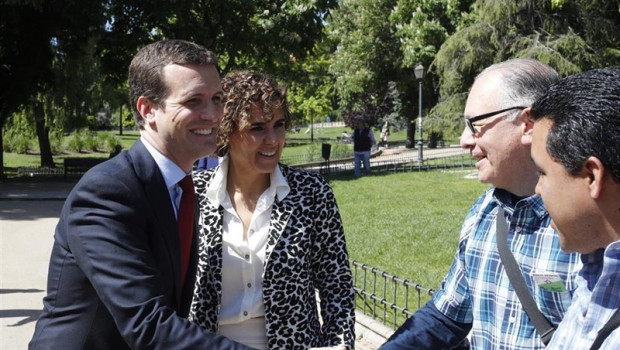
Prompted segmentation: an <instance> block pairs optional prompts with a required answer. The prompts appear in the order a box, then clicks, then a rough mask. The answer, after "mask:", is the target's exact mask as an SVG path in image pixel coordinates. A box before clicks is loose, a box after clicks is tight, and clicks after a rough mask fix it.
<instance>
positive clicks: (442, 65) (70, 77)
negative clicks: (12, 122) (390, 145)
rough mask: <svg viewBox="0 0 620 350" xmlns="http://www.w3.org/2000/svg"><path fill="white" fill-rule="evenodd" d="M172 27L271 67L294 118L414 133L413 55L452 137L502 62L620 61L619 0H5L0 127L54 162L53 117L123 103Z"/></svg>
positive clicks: (225, 55)
mask: <svg viewBox="0 0 620 350" xmlns="http://www.w3.org/2000/svg"><path fill="white" fill-rule="evenodd" d="M173 38H176V39H186V40H191V41H195V42H197V43H199V44H202V45H204V46H206V47H208V48H210V49H212V50H213V51H215V52H217V53H218V54H219V56H220V70H221V72H222V73H223V74H226V73H227V72H229V71H232V70H236V69H241V68H243V69H246V68H249V69H257V70H261V71H264V72H266V73H271V74H273V75H275V76H276V77H277V78H278V79H280V80H282V81H283V82H284V83H285V84H286V85H287V86H288V88H289V98H290V100H291V109H292V111H293V113H294V116H295V118H296V122H297V123H305V122H310V121H313V120H314V121H317V120H318V119H317V118H320V117H325V116H327V115H333V114H336V115H338V116H339V117H343V118H344V119H347V118H349V117H351V116H353V115H362V116H364V117H365V118H366V119H367V121H368V122H369V123H370V124H371V125H372V124H378V123H380V122H381V121H383V120H389V121H390V122H391V123H392V124H393V125H394V126H395V127H396V128H401V127H402V128H407V129H408V140H409V142H408V144H409V145H410V146H412V144H413V142H412V140H413V139H414V132H415V127H414V126H415V122H416V116H417V114H418V113H417V112H419V111H418V105H417V96H418V88H419V87H418V83H419V81H417V80H416V79H415V77H414V74H413V71H414V68H415V67H416V66H417V65H419V64H422V65H423V66H424V67H425V68H426V73H427V75H426V77H425V78H424V79H423V80H422V84H423V100H424V105H423V107H422V108H423V109H424V111H423V112H424V114H425V115H426V116H425V118H424V120H425V121H424V127H425V129H426V130H427V131H430V132H431V135H432V134H433V133H444V134H446V135H448V136H450V135H451V136H456V135H458V134H459V132H460V131H461V130H462V128H463V125H462V120H461V117H460V115H461V113H462V110H463V107H464V103H465V99H466V96H467V92H468V89H469V87H470V86H471V84H472V82H473V79H474V77H475V76H476V74H478V73H479V72H480V71H481V70H482V69H483V68H484V67H486V66H489V65H490V64H492V63H495V62H499V61H503V60H506V59H508V58H512V57H533V58H537V59H539V60H541V61H543V62H546V63H548V64H549V65H551V66H552V67H554V68H555V69H556V70H558V72H559V73H560V74H561V75H563V76H565V75H569V74H573V73H577V72H580V71H583V70H587V69H591V68H595V67H602V66H611V65H620V0H526V1H512V0H496V1H489V0H340V1H337V0H274V1H261V0H228V1H206V0H175V1H169V0H150V1H142V0H105V1H93V0H0V43H1V45H0V83H2V84H0V129H1V128H2V127H3V126H4V125H5V122H6V120H7V119H8V118H9V117H11V116H12V115H16V114H19V115H20V116H25V117H26V119H24V120H28V121H29V123H31V124H32V129H33V130H36V134H37V136H38V140H39V144H40V149H41V163H42V165H50V163H52V164H51V165H53V162H52V159H51V152H50V151H49V149H50V147H49V139H48V136H47V134H48V133H49V132H50V130H61V131H71V130H72V129H74V128H79V127H83V126H85V125H87V123H86V120H87V117H88V116H92V115H93V114H95V113H97V112H98V111H100V110H102V109H109V110H115V109H117V108H119V107H122V105H123V104H125V103H126V102H125V101H126V98H125V96H126V77H127V67H128V65H129V62H130V60H131V58H132V57H133V55H134V54H135V52H136V51H137V50H138V49H139V48H140V47H142V46H143V45H145V44H148V43H150V42H152V41H155V40H159V39H173ZM16 125H20V127H23V126H24V123H21V122H20V123H16ZM0 135H2V133H0ZM0 141H1V140H0ZM0 144H1V143H0ZM0 147H1V146H0ZM1 157H2V153H0V166H2V164H3V162H2V158H1ZM0 174H2V169H0Z"/></svg>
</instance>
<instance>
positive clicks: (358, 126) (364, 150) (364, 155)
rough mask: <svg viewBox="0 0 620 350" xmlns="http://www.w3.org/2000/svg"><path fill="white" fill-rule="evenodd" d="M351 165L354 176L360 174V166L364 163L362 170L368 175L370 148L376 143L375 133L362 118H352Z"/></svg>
mask: <svg viewBox="0 0 620 350" xmlns="http://www.w3.org/2000/svg"><path fill="white" fill-rule="evenodd" d="M353 127H354V128H355V130H354V131H353V135H352V136H351V137H352V139H353V156H354V157H353V162H354V164H353V167H354V174H355V177H360V176H361V175H362V172H361V167H362V164H363V165H364V172H365V173H366V175H370V150H371V149H372V147H373V146H375V145H376V144H377V142H376V141H375V135H374V134H373V133H372V130H371V129H370V128H369V127H368V126H367V125H366V122H365V121H364V118H362V117H355V119H354V120H353Z"/></svg>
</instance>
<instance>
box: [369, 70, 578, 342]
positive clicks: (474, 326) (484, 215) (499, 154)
mask: <svg viewBox="0 0 620 350" xmlns="http://www.w3.org/2000/svg"><path fill="white" fill-rule="evenodd" d="M557 80H558V74H557V73H556V72H555V70H553V69H552V68H551V67H549V66H547V65H545V64H543V63H541V62H539V61H537V60H533V59H512V60H508V61H505V62H502V63H498V64H494V65H492V66H490V67H488V68H486V69H485V70H484V71H482V73H480V74H479V75H478V76H477V77H476V79H475V81H474V84H473V86H472V88H471V90H470V92H469V96H468V99H467V103H466V106H465V124H466V127H465V129H464V130H463V133H462V135H461V146H462V147H463V148H465V149H469V150H470V151H471V155H472V156H473V157H474V158H476V159H477V160H478V161H477V162H476V168H477V169H478V180H479V181H480V182H482V183H488V184H490V185H491V187H490V188H489V189H488V190H487V191H485V193H484V194H483V195H482V196H480V198H478V200H476V202H475V203H474V204H473V206H472V207H471V208H470V210H469V213H468V214H467V216H466V218H465V221H464V223H463V225H462V228H461V235H460V238H459V244H458V248H457V251H456V254H455V257H454V260H453V262H452V266H451V268H450V271H449V272H448V274H447V276H446V277H445V279H444V281H443V282H442V284H441V286H440V288H439V290H438V291H437V292H435V293H434V295H433V300H432V301H430V302H428V303H427V304H426V305H425V306H423V307H422V308H420V309H419V310H418V311H417V312H416V313H415V314H414V315H413V316H412V317H411V318H410V319H408V320H407V321H406V322H405V323H404V324H403V325H402V326H401V327H400V328H399V329H398V330H397V331H396V332H395V333H394V335H392V337H390V339H389V340H388V341H387V342H386V343H385V344H384V345H383V346H382V347H381V348H380V349H381V350H396V349H398V350H401V349H450V348H451V347H455V346H459V343H462V342H463V341H464V339H466V338H467V339H468V340H469V343H470V345H469V346H470V347H471V349H485V350H488V349H544V347H545V346H544V342H543V340H542V337H541V334H539V332H538V331H537V329H536V327H535V325H534V322H533V321H532V319H531V318H530V316H529V315H528V314H527V313H526V311H525V309H524V307H523V304H522V303H521V301H520V299H519V297H518V296H517V294H516V292H515V289H514V286H513V284H512V283H511V280H509V278H508V275H507V273H506V270H505V266H504V263H502V258H500V255H499V250H498V246H497V241H498V239H497V235H496V233H497V232H498V231H497V229H498V228H500V227H503V228H505V231H507V235H506V236H507V247H508V250H509V252H511V253H512V256H513V257H514V260H515V261H516V266H517V267H518V270H517V271H516V273H517V275H522V276H523V280H524V282H525V283H524V284H525V287H526V288H525V292H526V293H527V294H528V295H531V296H532V297H533V302H532V304H533V306H534V307H535V308H536V307H537V308H538V309H539V310H540V312H541V313H542V317H543V318H545V319H546V320H547V321H548V323H549V324H550V326H551V328H553V327H554V326H557V324H558V323H559V322H560V321H561V320H562V317H563V316H564V313H565V312H566V310H567V309H568V306H569V305H570V302H571V298H572V293H573V291H574V289H575V288H576V284H575V279H576V277H577V272H578V270H579V268H580V266H581V263H580V260H579V257H578V255H577V254H574V253H573V254H568V253H564V252H563V251H562V250H561V248H560V244H559V240H558V237H557V234H556V233H555V232H554V230H553V229H552V228H551V227H550V218H549V214H548V213H547V210H546V209H545V207H544V206H543V203H542V201H541V199H540V197H538V196H537V195H535V193H534V190H535V187H536V183H537V181H538V174H537V171H536V167H535V165H534V163H533V162H532V160H531V159H530V141H531V139H530V138H529V135H530V134H531V132H532V125H533V122H532V120H531V119H530V106H531V105H532V104H533V103H534V101H535V100H536V99H537V98H538V97H539V96H541V95H542V94H543V93H544V92H545V91H546V89H547V88H548V87H549V86H550V85H551V84H552V83H553V82H555V81H557ZM500 208H501V210H500ZM500 229H501V228H500ZM503 257H505V256H503ZM504 259H505V258H504ZM528 292H529V293H528ZM549 338H550V335H549V334H546V335H545V336H544V339H545V341H548V339H549Z"/></svg>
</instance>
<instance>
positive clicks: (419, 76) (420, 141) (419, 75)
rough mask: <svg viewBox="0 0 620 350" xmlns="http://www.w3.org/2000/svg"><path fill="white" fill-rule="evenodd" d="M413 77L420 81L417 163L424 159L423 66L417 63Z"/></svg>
mask: <svg viewBox="0 0 620 350" xmlns="http://www.w3.org/2000/svg"><path fill="white" fill-rule="evenodd" d="M414 72H415V78H416V79H417V80H418V81H419V82H420V87H419V89H418V90H419V96H420V97H419V98H418V102H419V107H418V163H420V164H421V163H422V162H423V161H424V156H423V153H422V146H423V145H424V141H423V139H422V80H423V79H424V66H423V65H421V64H419V65H418V66H417V67H415V69H414Z"/></svg>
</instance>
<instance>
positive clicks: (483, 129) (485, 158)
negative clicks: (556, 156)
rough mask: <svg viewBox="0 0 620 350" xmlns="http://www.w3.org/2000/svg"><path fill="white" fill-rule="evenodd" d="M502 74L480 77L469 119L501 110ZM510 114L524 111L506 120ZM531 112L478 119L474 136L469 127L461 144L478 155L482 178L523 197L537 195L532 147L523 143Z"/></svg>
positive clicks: (472, 94)
mask: <svg viewBox="0 0 620 350" xmlns="http://www.w3.org/2000/svg"><path fill="white" fill-rule="evenodd" d="M501 78H502V77H501V75H500V74H498V73H490V74H487V75H485V76H482V77H480V78H479V79H477V80H476V82H475V83H474V85H473V86H472V89H471V91H470V93H469V96H468V98H467V104H466V106H465V118H471V117H474V116H478V115H481V114H485V113H490V112H494V111H497V110H501V109H503V108H506V107H510V106H505V105H501V101H502V99H501V96H500V93H499V92H498V90H499V89H501V88H502V85H501ZM510 113H520V115H519V117H518V118H517V119H516V120H515V121H507V120H505V119H504V117H506V116H507V115H509V114H510ZM526 113H527V111H523V110H519V109H517V110H512V111H507V112H505V113H499V114H498V115H496V116H493V117H490V118H487V119H484V120H481V121H479V122H475V123H474V125H475V126H476V129H477V130H478V132H477V133H476V134H475V135H474V134H472V133H471V131H470V130H469V128H467V127H465V128H464V130H463V133H462V134H461V139H460V143H461V147H463V148H465V149H469V150H470V152H471V155H472V157H474V158H476V159H477V160H478V161H477V162H476V168H477V169H478V180H480V182H482V183H488V184H492V185H493V186H495V187H498V188H502V189H505V190H507V191H509V192H511V193H513V194H516V195H519V196H529V195H532V194H534V185H535V183H536V171H535V169H534V166H533V164H532V161H531V160H530V154H529V147H528V146H525V145H523V144H522V143H521V137H522V136H523V133H524V132H525V130H526V129H525V120H526Z"/></svg>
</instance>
